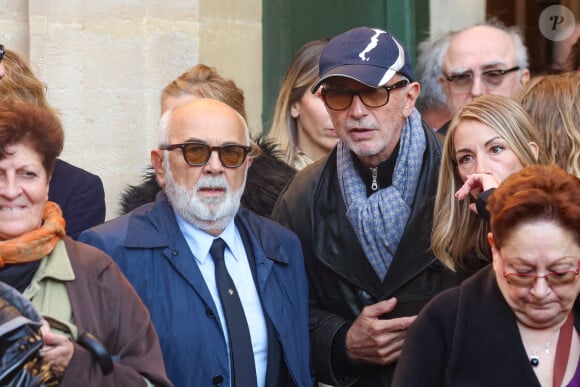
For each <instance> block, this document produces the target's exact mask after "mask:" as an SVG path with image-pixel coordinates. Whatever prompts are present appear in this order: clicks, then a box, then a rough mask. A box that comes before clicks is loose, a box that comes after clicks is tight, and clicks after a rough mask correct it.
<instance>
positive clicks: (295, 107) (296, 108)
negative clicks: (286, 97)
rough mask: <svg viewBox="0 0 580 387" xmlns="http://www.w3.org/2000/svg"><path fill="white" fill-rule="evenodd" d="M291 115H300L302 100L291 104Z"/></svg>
mask: <svg viewBox="0 0 580 387" xmlns="http://www.w3.org/2000/svg"><path fill="white" fill-rule="evenodd" d="M290 115H291V116H292V118H298V117H300V102H299V101H298V102H294V103H293V104H292V105H290Z"/></svg>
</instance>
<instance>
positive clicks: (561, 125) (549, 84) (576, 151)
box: [519, 72, 580, 177]
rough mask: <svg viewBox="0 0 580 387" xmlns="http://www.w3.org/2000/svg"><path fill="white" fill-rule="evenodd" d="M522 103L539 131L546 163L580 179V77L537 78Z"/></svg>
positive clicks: (525, 89)
mask: <svg viewBox="0 0 580 387" xmlns="http://www.w3.org/2000/svg"><path fill="white" fill-rule="evenodd" d="M519 100H520V103H521V104H522V106H523V107H524V109H526V111H527V112H528V114H529V116H530V118H531V120H532V123H533V124H534V125H535V126H536V127H537V128H538V129H539V130H540V134H541V136H542V143H543V146H544V148H545V149H546V153H547V161H548V162H549V163H552V164H556V165H557V166H559V167H560V168H562V169H564V170H565V171H566V172H568V173H571V174H573V175H575V176H579V177H580V73H577V72H572V73H562V74H557V75H543V76H538V77H534V78H532V79H531V80H530V81H529V82H528V83H527V84H526V85H524V87H523V88H522V90H521V91H520V95H519Z"/></svg>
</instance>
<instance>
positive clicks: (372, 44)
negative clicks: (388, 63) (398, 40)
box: [358, 28, 386, 62]
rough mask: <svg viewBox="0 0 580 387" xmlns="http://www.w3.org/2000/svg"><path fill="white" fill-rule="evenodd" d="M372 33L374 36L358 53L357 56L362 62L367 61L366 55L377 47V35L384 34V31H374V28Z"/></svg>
mask: <svg viewBox="0 0 580 387" xmlns="http://www.w3.org/2000/svg"><path fill="white" fill-rule="evenodd" d="M373 31H375V34H374V35H373V36H371V41H370V42H369V44H368V45H367V46H366V47H365V49H364V50H362V51H361V52H360V54H358V57H359V58H361V59H362V61H363V62H368V61H369V57H367V54H368V53H369V52H371V51H372V50H373V49H374V48H375V47H377V44H378V43H379V35H381V34H385V33H386V32H385V31H381V30H378V29H374V28H373Z"/></svg>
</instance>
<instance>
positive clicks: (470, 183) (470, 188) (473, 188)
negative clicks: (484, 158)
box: [455, 173, 501, 214]
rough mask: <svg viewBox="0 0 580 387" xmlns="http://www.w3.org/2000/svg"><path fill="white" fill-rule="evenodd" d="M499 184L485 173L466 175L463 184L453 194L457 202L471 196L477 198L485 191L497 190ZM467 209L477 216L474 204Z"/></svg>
mask: <svg viewBox="0 0 580 387" xmlns="http://www.w3.org/2000/svg"><path fill="white" fill-rule="evenodd" d="M500 183H501V182H500V181H498V180H497V179H496V178H495V177H493V176H492V175H490V174H487V173H475V174H473V175H467V180H465V183H463V185H462V186H461V188H459V189H458V190H457V192H455V197H456V198H457V199H458V200H463V199H465V198H467V196H469V195H470V194H471V196H473V197H474V198H477V195H479V194H480V193H481V192H483V191H487V190H488V189H490V188H497V187H498V186H499V184H500ZM469 209H470V210H471V211H473V212H475V213H476V214H477V208H476V206H475V203H471V204H470V205H469Z"/></svg>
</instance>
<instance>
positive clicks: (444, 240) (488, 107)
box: [432, 95, 544, 270]
mask: <svg viewBox="0 0 580 387" xmlns="http://www.w3.org/2000/svg"><path fill="white" fill-rule="evenodd" d="M464 121H476V122H479V123H481V124H483V125H486V126H488V127H490V128H492V129H493V130H494V131H495V132H496V133H497V134H498V135H499V136H500V137H501V138H503V139H504V140H505V141H506V142H507V143H508V145H509V147H510V149H511V150H512V151H513V152H514V153H515V154H516V156H517V157H518V159H519V160H520V161H521V162H522V164H523V165H524V166H528V165H532V164H537V163H542V162H543V161H544V155H543V150H542V149H541V145H540V144H541V143H540V135H539V133H538V130H537V129H536V128H535V127H534V126H533V125H532V123H531V122H530V120H529V118H528V115H527V114H526V112H525V110H524V109H523V108H522V107H521V106H520V105H519V104H518V103H517V102H516V101H514V100H512V99H510V98H507V97H502V96H498V95H483V96H481V97H478V98H476V99H474V100H473V101H472V102H470V103H468V104H466V105H465V106H463V107H462V108H461V109H460V110H459V111H458V112H457V113H456V114H455V117H454V118H453V120H452V121H451V124H450V126H449V131H448V132H447V137H446V138H445V146H444V149H443V156H442V159H441V169H440V172H439V183H438V186H437V194H436V197H435V209H434V215H433V234H432V250H433V254H435V256H436V257H437V258H438V259H439V260H440V261H441V262H442V263H443V264H444V265H445V266H447V267H448V268H450V269H451V270H457V268H459V267H461V268H465V267H466V265H465V263H466V262H465V256H466V255H467V254H468V253H470V252H471V251H474V252H475V254H476V256H477V257H478V258H480V259H482V260H484V261H486V260H488V259H489V257H490V256H491V250H490V247H489V245H488V242H487V233H488V232H489V225H488V223H487V222H486V221H485V220H483V218H481V217H479V216H478V215H476V214H474V213H473V212H472V211H471V210H470V209H469V204H470V203H472V202H473V198H472V197H471V196H470V197H469V199H467V198H466V199H464V200H457V199H456V198H455V196H454V194H455V192H456V191H457V190H458V189H459V188H460V187H461V186H462V185H463V180H462V179H461V176H460V175H459V172H458V170H457V164H456V161H455V147H454V137H455V131H456V129H457V127H458V126H459V124H460V123H462V122H464ZM531 142H535V143H536V144H538V146H540V149H539V151H540V152H539V156H538V158H537V159H536V156H535V154H534V152H533V151H532V149H531V148H530V145H529V143H531Z"/></svg>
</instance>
